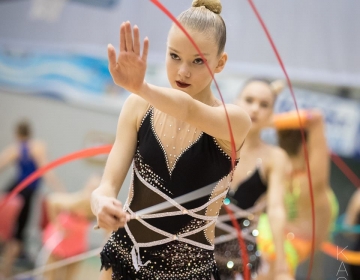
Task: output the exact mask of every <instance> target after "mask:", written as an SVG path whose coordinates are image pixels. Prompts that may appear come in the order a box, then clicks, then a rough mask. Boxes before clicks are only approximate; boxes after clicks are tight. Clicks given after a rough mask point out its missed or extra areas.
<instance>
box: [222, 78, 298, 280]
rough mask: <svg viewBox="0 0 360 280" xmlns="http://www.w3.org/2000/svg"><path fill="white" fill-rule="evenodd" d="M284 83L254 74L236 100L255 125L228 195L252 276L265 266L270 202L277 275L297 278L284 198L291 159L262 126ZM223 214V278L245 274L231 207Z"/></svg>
mask: <svg viewBox="0 0 360 280" xmlns="http://www.w3.org/2000/svg"><path fill="white" fill-rule="evenodd" d="M283 88H284V84H283V82H282V81H274V82H272V83H270V82H268V81H266V80H263V79H251V80H249V81H248V82H246V84H245V86H244V87H243V89H242V91H241V93H240V95H239V97H238V99H237V102H236V103H237V105H239V106H240V107H242V108H243V109H244V110H245V111H246V112H247V113H248V114H249V116H250V118H251V120H252V127H251V129H250V132H249V133H248V135H247V137H246V139H245V142H244V145H243V147H242V149H241V152H240V158H241V161H240V163H239V164H238V166H237V168H236V170H235V173H234V178H233V182H232V184H231V188H230V191H229V195H228V197H227V199H228V201H229V202H230V201H231V202H232V203H231V204H230V205H229V207H230V208H231V210H232V211H233V212H234V213H235V215H236V216H237V218H238V223H239V225H240V226H241V228H242V232H243V236H244V239H245V242H246V248H247V255H248V258H249V263H250V268H251V271H252V276H253V277H256V274H257V273H258V272H259V267H260V266H259V264H260V254H259V251H258V250H257V245H256V240H255V239H256V236H257V230H256V228H257V222H258V219H259V216H260V214H261V213H263V211H264V210H265V208H266V209H267V213H268V215H269V217H270V218H271V219H272V220H274V221H276V222H274V223H271V231H272V233H273V234H274V236H275V237H276V238H274V245H275V248H276V252H277V255H278V258H277V261H276V263H275V271H274V277H273V278H272V279H273V280H274V279H276V280H280V279H282V280H287V279H293V277H292V276H291V275H290V271H289V269H288V267H287V264H286V261H285V253H284V235H283V232H284V227H285V222H286V212H285V206H284V203H283V198H284V194H285V184H286V182H287V181H288V180H289V175H290V172H291V170H290V169H289V166H290V161H289V158H288V156H287V155H286V153H285V152H284V151H283V150H282V149H280V148H279V147H276V146H272V145H268V144H266V143H264V142H263V141H262V140H261V131H262V129H263V128H265V127H267V126H268V123H269V120H270V119H271V117H272V114H273V108H274V103H275V100H276V97H277V95H278V94H279V93H280V92H281V91H282V89H283ZM220 214H221V215H220V217H219V221H218V223H217V224H216V236H217V238H216V246H215V257H216V261H217V263H218V267H219V270H220V273H221V277H222V278H221V279H223V280H226V279H242V278H241V277H242V276H240V275H241V274H242V273H243V262H242V255H241V252H240V247H239V246H238V240H237V237H236V234H234V229H233V228H231V227H230V228H229V226H232V225H231V222H230V221H229V216H228V215H226V211H225V210H224V209H222V210H221V213H220Z"/></svg>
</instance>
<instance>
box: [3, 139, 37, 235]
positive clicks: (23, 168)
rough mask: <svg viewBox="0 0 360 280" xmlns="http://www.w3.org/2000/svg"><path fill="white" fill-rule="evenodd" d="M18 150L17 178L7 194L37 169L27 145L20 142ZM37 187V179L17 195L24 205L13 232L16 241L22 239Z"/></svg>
mask: <svg viewBox="0 0 360 280" xmlns="http://www.w3.org/2000/svg"><path fill="white" fill-rule="evenodd" d="M19 149H20V156H19V159H18V161H17V178H16V180H15V181H14V183H13V184H11V186H10V187H9V188H8V189H7V192H11V191H12V190H13V189H14V188H15V187H16V186H17V185H18V184H19V183H20V182H21V181H22V180H24V179H25V178H26V177H27V176H29V175H30V174H31V173H33V172H34V171H35V170H36V169H37V165H36V162H35V160H34V159H33V158H32V157H31V155H30V148H29V143H28V142H21V144H20V147H19ZM39 185H40V179H37V180H35V181H34V182H33V183H31V184H30V185H29V186H28V187H26V188H25V189H23V190H22V191H21V192H20V193H19V195H20V196H22V198H23V201H24V204H23V207H22V209H21V211H20V214H19V217H18V221H17V223H18V224H17V228H16V230H15V232H14V237H15V238H16V239H18V240H23V239H24V229H25V226H26V224H27V221H28V219H29V214H30V208H31V202H32V198H33V196H34V193H35V191H36V190H37V189H38V186H39Z"/></svg>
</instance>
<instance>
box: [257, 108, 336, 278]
mask: <svg viewBox="0 0 360 280" xmlns="http://www.w3.org/2000/svg"><path fill="white" fill-rule="evenodd" d="M300 118H301V122H302V124H303V125H304V127H305V136H306V144H307V149H308V154H309V163H310V174H311V180H312V184H313V194H314V200H315V217H316V219H315V221H316V223H315V244H314V245H315V250H318V249H319V248H320V245H321V243H322V242H323V241H326V240H328V238H329V233H330V230H331V227H332V225H333V223H334V221H335V219H336V217H337V212H338V204H337V200H336V197H335V195H334V193H333V191H332V189H331V187H330V185H329V176H330V153H329V149H328V146H327V143H326V137H325V122H324V118H323V116H322V114H321V112H320V111H318V110H307V111H301V112H300ZM273 126H275V128H276V129H277V130H278V140H279V145H280V147H282V148H283V149H284V150H285V151H286V152H287V154H288V155H289V157H290V161H291V165H292V168H293V170H292V175H291V181H290V184H288V186H287V190H286V197H285V201H286V207H287V221H286V226H285V232H284V236H286V239H285V251H286V256H287V262H288V264H289V267H290V268H291V271H292V273H294V274H295V272H296V268H297V266H298V265H299V264H300V263H301V262H303V261H304V260H306V259H307V258H308V257H309V256H310V253H311V243H312V220H311V202H310V191H309V183H308V177H307V172H306V162H305V156H304V152H303V147H302V140H301V138H302V137H301V132H300V125H299V119H298V115H297V113H296V112H287V113H282V114H279V115H276V116H275V117H274V120H273ZM271 222H272V221H271V220H270V224H271ZM272 243H273V241H272V234H271V232H270V231H269V229H268V221H267V219H266V216H263V217H261V220H260V222H259V236H258V244H259V248H260V250H261V251H262V256H263V259H264V260H265V261H266V262H267V263H269V264H270V267H271V268H273V264H274V260H275V259H276V258H277V252H275V251H274V247H273V245H272ZM271 271H272V270H271ZM272 277H273V274H271V273H270V274H268V276H267V277H266V278H265V279H269V280H270V279H273V278H272Z"/></svg>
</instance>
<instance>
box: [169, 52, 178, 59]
mask: <svg viewBox="0 0 360 280" xmlns="http://www.w3.org/2000/svg"><path fill="white" fill-rule="evenodd" d="M170 57H171V58H172V59H176V60H180V57H179V56H178V55H177V54H175V53H170Z"/></svg>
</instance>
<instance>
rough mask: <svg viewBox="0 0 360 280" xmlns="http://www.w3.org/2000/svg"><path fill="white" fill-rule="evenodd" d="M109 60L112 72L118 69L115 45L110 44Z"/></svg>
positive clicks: (108, 48)
mask: <svg viewBox="0 0 360 280" xmlns="http://www.w3.org/2000/svg"><path fill="white" fill-rule="evenodd" d="M107 50H108V59H109V69H110V71H111V70H113V69H115V68H116V51H115V48H114V46H113V45H111V44H108V47H107Z"/></svg>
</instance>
